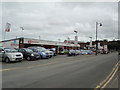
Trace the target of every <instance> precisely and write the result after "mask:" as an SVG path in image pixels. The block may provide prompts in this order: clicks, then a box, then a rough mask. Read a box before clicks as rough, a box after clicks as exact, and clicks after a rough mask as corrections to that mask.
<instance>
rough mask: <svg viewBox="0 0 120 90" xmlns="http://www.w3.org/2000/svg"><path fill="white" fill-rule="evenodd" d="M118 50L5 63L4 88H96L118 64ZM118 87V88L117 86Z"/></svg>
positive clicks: (3, 72) (3, 73)
mask: <svg viewBox="0 0 120 90" xmlns="http://www.w3.org/2000/svg"><path fill="white" fill-rule="evenodd" d="M117 60H118V55H117V53H110V54H107V55H98V56H94V55H81V56H75V57H74V56H73V57H67V56H65V55H62V56H56V57H53V58H51V59H48V60H47V59H45V60H38V61H23V62H18V63H10V64H6V63H3V65H2V67H3V71H1V72H2V80H3V81H2V86H3V88H95V87H96V85H98V84H99V83H100V82H101V81H103V80H104V79H105V78H106V77H107V76H108V74H109V73H110V72H111V70H112V69H113V67H114V66H115V64H116V63H117ZM116 88H117V87H116Z"/></svg>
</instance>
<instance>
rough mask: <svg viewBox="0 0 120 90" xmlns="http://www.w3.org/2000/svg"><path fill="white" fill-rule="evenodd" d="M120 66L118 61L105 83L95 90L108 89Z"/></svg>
mask: <svg viewBox="0 0 120 90" xmlns="http://www.w3.org/2000/svg"><path fill="white" fill-rule="evenodd" d="M119 66H120V61H118V63H117V64H116V65H115V67H114V68H113V70H112V72H111V73H110V74H109V75H108V76H107V78H106V79H105V80H104V81H102V82H101V83H100V84H99V85H97V86H96V88H94V90H103V89H104V88H106V86H107V85H108V84H109V83H110V81H111V80H112V79H113V77H114V76H115V75H116V73H117V71H118V69H119Z"/></svg>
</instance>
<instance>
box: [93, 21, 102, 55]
mask: <svg viewBox="0 0 120 90" xmlns="http://www.w3.org/2000/svg"><path fill="white" fill-rule="evenodd" d="M98 25H100V26H102V23H98V22H96V53H95V55H96V56H97V50H98V42H97V30H98Z"/></svg>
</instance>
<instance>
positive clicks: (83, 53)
mask: <svg viewBox="0 0 120 90" xmlns="http://www.w3.org/2000/svg"><path fill="white" fill-rule="evenodd" d="M80 54H81V55H87V54H88V52H87V51H86V50H80Z"/></svg>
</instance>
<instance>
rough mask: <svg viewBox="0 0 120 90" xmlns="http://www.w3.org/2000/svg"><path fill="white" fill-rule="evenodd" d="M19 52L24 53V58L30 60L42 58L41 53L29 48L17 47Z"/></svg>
mask: <svg viewBox="0 0 120 90" xmlns="http://www.w3.org/2000/svg"><path fill="white" fill-rule="evenodd" d="M17 50H18V51H19V52H21V53H22V54H23V58H24V59H26V60H28V61H30V60H38V59H40V55H39V54H38V53H36V52H33V51H32V50H31V49H29V48H19V49H17Z"/></svg>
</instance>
